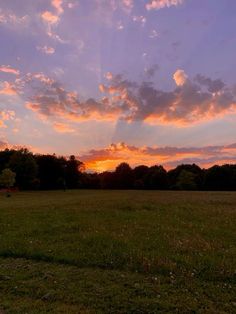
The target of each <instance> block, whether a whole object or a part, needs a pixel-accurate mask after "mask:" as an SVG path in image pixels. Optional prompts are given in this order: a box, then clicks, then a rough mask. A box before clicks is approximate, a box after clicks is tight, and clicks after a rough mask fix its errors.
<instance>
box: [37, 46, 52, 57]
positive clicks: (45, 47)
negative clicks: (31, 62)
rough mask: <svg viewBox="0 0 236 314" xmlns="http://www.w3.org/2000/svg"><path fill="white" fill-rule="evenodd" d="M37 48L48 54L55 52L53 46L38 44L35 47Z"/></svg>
mask: <svg viewBox="0 0 236 314" xmlns="http://www.w3.org/2000/svg"><path fill="white" fill-rule="evenodd" d="M37 50H40V51H42V52H43V53H45V54H49V55H51V54H54V53H55V49H54V48H53V47H48V46H43V47H40V46H38V47H37Z"/></svg>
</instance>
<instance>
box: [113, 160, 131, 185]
mask: <svg viewBox="0 0 236 314" xmlns="http://www.w3.org/2000/svg"><path fill="white" fill-rule="evenodd" d="M114 174H115V180H116V188H118V189H131V188H132V187H133V172H132V169H131V168H130V165H129V164H127V163H126V162H122V163H121V164H119V166H117V167H116V170H115V173H114Z"/></svg>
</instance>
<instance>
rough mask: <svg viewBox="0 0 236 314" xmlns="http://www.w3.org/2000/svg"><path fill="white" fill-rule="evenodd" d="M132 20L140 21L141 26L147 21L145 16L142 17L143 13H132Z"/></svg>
mask: <svg viewBox="0 0 236 314" xmlns="http://www.w3.org/2000/svg"><path fill="white" fill-rule="evenodd" d="M132 20H133V22H136V23H140V24H141V25H142V26H144V25H145V23H146V22H147V19H146V17H144V16H143V15H134V16H133V18H132Z"/></svg>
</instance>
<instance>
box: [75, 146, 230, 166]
mask: <svg viewBox="0 0 236 314" xmlns="http://www.w3.org/2000/svg"><path fill="white" fill-rule="evenodd" d="M234 145H235V144H231V145H226V146H223V145H222V146H204V147H146V146H144V147H136V146H131V145H127V144H125V143H117V144H111V145H110V146H108V147H106V148H101V149H93V150H90V151H88V152H87V153H85V154H83V155H81V156H79V158H80V160H82V161H83V162H84V163H85V165H86V168H87V169H90V170H95V171H99V172H100V171H104V170H113V169H114V168H115V167H116V166H117V165H118V164H119V163H121V162H124V161H125V162H128V163H129V164H130V165H131V166H132V167H134V166H137V165H140V164H145V165H148V166H152V165H156V164H162V165H164V166H165V167H166V168H168V169H169V168H173V167H175V166H176V165H179V164H181V163H198V164H199V165H201V166H205V165H207V166H210V165H212V164H214V163H218V164H222V163H225V161H228V162H235V161H236V145H235V147H234Z"/></svg>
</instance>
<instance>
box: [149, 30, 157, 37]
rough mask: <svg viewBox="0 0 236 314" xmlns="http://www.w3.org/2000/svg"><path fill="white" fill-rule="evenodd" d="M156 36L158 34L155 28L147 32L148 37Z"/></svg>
mask: <svg viewBox="0 0 236 314" xmlns="http://www.w3.org/2000/svg"><path fill="white" fill-rule="evenodd" d="M158 36H159V34H158V32H157V31H156V30H155V29H153V30H151V32H150V34H149V38H156V37H158Z"/></svg>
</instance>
